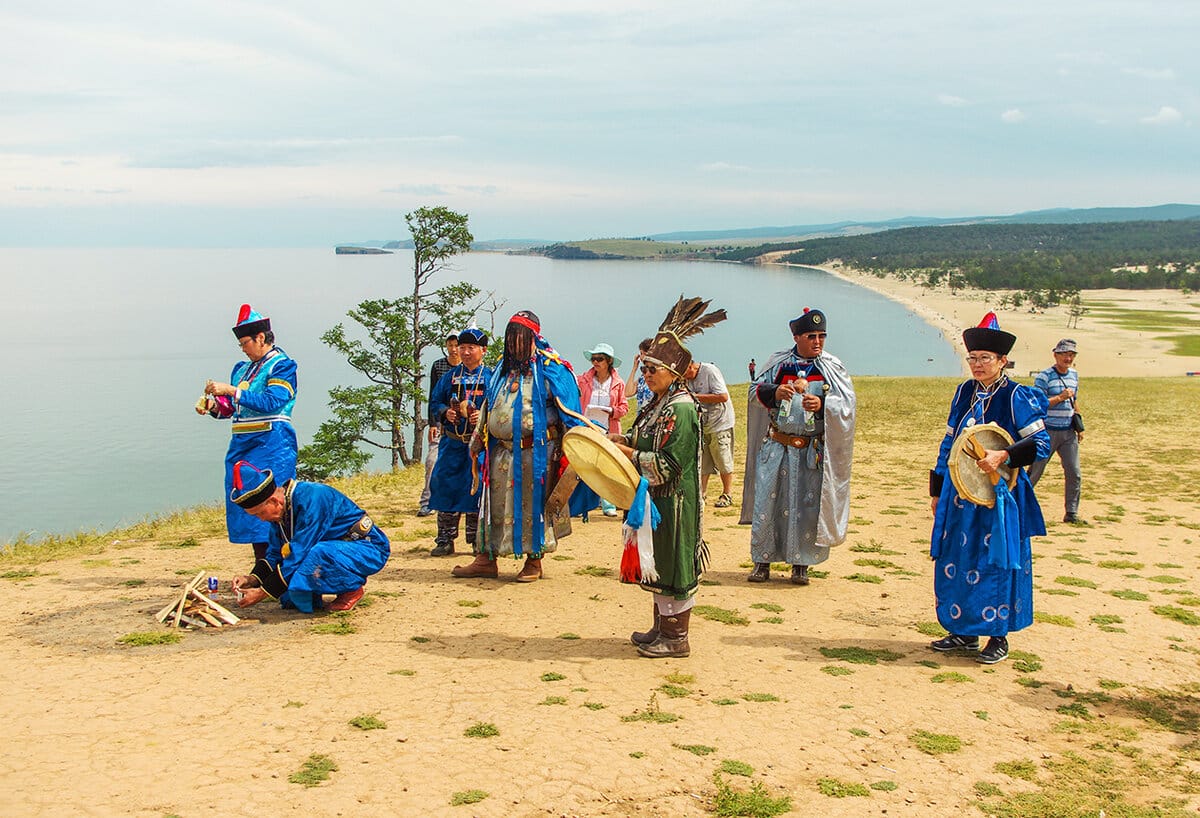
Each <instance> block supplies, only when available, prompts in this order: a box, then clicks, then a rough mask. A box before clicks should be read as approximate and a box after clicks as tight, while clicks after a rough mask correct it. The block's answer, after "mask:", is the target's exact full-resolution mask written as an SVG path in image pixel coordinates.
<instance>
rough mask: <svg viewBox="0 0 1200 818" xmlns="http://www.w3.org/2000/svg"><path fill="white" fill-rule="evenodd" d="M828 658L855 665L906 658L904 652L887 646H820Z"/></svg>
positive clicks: (823, 654)
mask: <svg viewBox="0 0 1200 818" xmlns="http://www.w3.org/2000/svg"><path fill="white" fill-rule="evenodd" d="M819 650H820V651H821V655H822V656H824V657H825V658H826V659H840V660H842V661H843V662H850V663H851V664H854V665H876V664H879V663H880V662H895V661H897V660H899V659H903V658H904V654H903V653H896V651H894V650H887V649H885V648H860V647H849V648H828V647H822V648H819Z"/></svg>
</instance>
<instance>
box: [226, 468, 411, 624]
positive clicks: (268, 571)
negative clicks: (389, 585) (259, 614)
mask: <svg viewBox="0 0 1200 818" xmlns="http://www.w3.org/2000/svg"><path fill="white" fill-rule="evenodd" d="M233 474H234V487H233V491H232V492H231V493H230V495H229V499H230V501H232V502H233V503H235V504H236V505H238V506H239V507H240V508H242V509H244V510H245V511H246V512H247V513H248V514H249V515H250V516H251V517H253V518H255V519H257V520H260V521H262V522H263V523H264V524H266V525H267V526H268V527H269V529H270V541H269V545H268V548H267V553H266V556H265V557H264V558H262V559H260V560H258V561H257V562H256V563H255V564H254V569H253V570H252V571H251V572H250V573H249V574H244V575H242V576H238V577H235V578H234V580H233V590H234V592H235V593H236V594H237V596H238V605H239V606H241V607H243V608H245V607H248V606H250V605H254V604H257V603H259V602H262V601H263V600H264V599H266V598H267V597H271V598H272V599H278V600H279V601H280V603H281V604H282V605H283V606H284V607H285V608H291V607H294V608H297V609H299V610H301V611H304V612H305V613H312V612H313V610H315V609H317V608H321V607H328V609H329V610H331V611H349V610H351V609H352V608H353V607H354V606H355V605H357V604H358V601H359V600H360V599H362V598H363V586H364V585H365V584H366V582H367V577H369V576H370V575H371V574H376V573H379V571H380V570H381V569H382V568H383V566H384V565H386V564H387V561H388V556H389V555H390V554H391V544H390V543H389V542H388V538H387V535H386V534H384V533H383V531H381V530H380V529H379V527H378V526H376V525H375V524H374V523H373V522H372V521H371V518H370V517H369V516H368V515H367V514H366V512H364V511H363V510H362V509H361V508H359V507H358V506H357V505H355V503H354V502H353V501H352V500H351V499H350V498H349V497H347V496H346V495H344V494H342V493H341V492H340V491H338V490H337V489H334V488H332V487H330V486H326V485H323V484H321V483H306V482H301V481H298V480H288V481H287V482H286V483H283V484H282V485H279V484H276V482H275V477H274V475H272V474H271V472H270V470H267V471H260V470H259V469H257V468H255V467H254V466H253V465H251V464H250V463H247V462H246V461H244V460H243V461H240V462H238V463H236V464H234V469H233ZM322 594H336V598H335V599H334V600H333V602H331V603H330V604H329V605H328V606H323V605H322V600H321V595H322Z"/></svg>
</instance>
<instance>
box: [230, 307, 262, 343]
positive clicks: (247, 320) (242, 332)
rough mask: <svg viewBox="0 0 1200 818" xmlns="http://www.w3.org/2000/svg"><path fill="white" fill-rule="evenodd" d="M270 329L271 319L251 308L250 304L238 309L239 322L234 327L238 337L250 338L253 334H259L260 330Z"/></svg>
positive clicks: (234, 332)
mask: <svg viewBox="0 0 1200 818" xmlns="http://www.w3.org/2000/svg"><path fill="white" fill-rule="evenodd" d="M270 331H271V319H270V318H266V317H265V316H263V315H262V314H261V313H259V312H256V311H254V310H252V309H250V305H249V304H243V305H242V308H241V309H240V310H238V317H237V324H235V325H234V327H233V334H234V335H236V336H237V337H238V338H248V337H250V336H251V335H258V334H259V333H260V332H270Z"/></svg>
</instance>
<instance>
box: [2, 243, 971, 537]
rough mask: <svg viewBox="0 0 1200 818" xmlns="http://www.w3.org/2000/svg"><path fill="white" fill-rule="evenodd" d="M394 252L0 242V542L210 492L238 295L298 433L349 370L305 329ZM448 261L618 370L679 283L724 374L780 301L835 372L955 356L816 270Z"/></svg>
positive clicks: (378, 272)
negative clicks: (288, 362) (256, 313)
mask: <svg viewBox="0 0 1200 818" xmlns="http://www.w3.org/2000/svg"><path fill="white" fill-rule="evenodd" d="M411 262H412V258H411V254H410V253H406V252H398V253H396V254H395V255H381V256H337V255H335V254H334V253H333V251H332V249H329V250H313V249H298V250H279V249H272V250H190V249H188V250H158V249H102V250H78V249H54V250H46V249H28V250H26V249H0V271H2V272H0V275H2V280H3V282H4V297H3V299H2V300H0V340H2V341H3V348H4V356H3V360H2V363H0V377H2V379H3V383H4V384H5V386H6V387H7V389H6V391H7V394H8V399H7V400H5V401H4V402H3V404H2V407H0V452H2V453H3V466H2V467H0V542H8V541H11V540H12V539H13V538H14V537H16V536H18V535H19V534H20V533H22V532H23V533H26V534H28V535H30V536H33V537H36V536H39V535H43V534H45V533H64V532H70V531H75V530H78V529H91V528H108V527H111V526H115V525H119V524H124V523H132V522H136V521H137V520H140V519H142V518H144V517H146V516H150V515H155V514H160V513H163V512H167V511H170V510H173V509H177V508H182V507H186V506H191V505H196V504H199V503H216V502H220V500H221V495H222V474H223V471H222V462H223V458H224V453H225V448H226V446H227V444H228V439H229V438H228V435H229V432H228V424H227V423H221V422H217V421H214V420H212V419H210V418H202V417H199V416H197V415H196V414H195V413H194V412H193V411H192V405H193V404H194V403H195V401H196V398H198V397H199V396H200V393H201V390H202V388H203V385H204V381H205V379H207V378H214V379H220V380H226V379H227V378H228V376H229V371H230V368H231V367H232V365H233V364H234V362H235V361H237V360H239V352H238V348H237V345H236V343H235V339H234V337H233V334H232V333H231V332H230V331H229V328H230V327H231V326H232V324H233V323H234V319H235V317H236V314H237V309H238V306H239V305H240V304H242V303H243V302H249V303H250V304H252V305H254V307H255V308H256V309H259V310H260V311H262V312H263V313H265V314H267V315H269V316H270V317H271V319H272V324H273V326H274V328H275V332H276V335H277V336H278V337H277V341H278V343H279V344H280V346H282V347H283V348H284V349H285V350H286V351H287V352H288V354H289V355H291V356H292V357H293V358H295V359H296V361H297V363H298V365H299V380H300V388H299V392H298V399H297V403H296V411H295V416H294V419H295V424H296V430H297V433H298V435H299V437H300V441H301V443H302V444H303V443H306V442H308V440H310V439H311V436H312V434H313V432H314V431H315V430H316V428H317V426H318V425H320V423H321V421H322V420H324V419H325V418H326V416H327V401H328V395H327V392H328V390H329V388H330V387H331V386H334V385H337V384H352V383H358V381H357V380H356V377H355V375H356V373H354V372H353V371H352V370H350V369H349V367H348V366H347V365H346V364H345V363H344V362H343V361H341V360H340V359H339V358H338V357H337V356H336V355H335V354H334V353H332V352H331V351H330V350H328V349H327V348H325V347H324V346H323V345H322V344H321V343H320V341H319V336H320V335H321V333H322V332H324V331H325V330H326V329H328V328H329V327H331V326H333V325H334V324H337V323H338V322H339V321H342V320H343V319H344V316H345V313H346V311H347V310H348V309H350V308H351V307H353V306H354V305H355V304H356V303H358V302H359V301H361V300H363V299H367V298H380V297H386V298H395V297H399V296H401V295H403V294H405V293H406V292H408V291H409V290H410V289H411ZM460 279H463V280H467V281H470V282H472V283H474V284H475V285H477V286H478V287H480V288H481V289H483V290H494V291H495V292H496V293H497V295H498V296H499V297H501V298H504V299H507V303H506V304H505V306H504V307H503V308H502V309H501V311H500V313H498V319H499V321H500V322H501V323H503V322H505V321H506V320H507V318H508V316H509V315H511V314H512V313H513V312H514V311H516V310H517V309H522V308H528V309H532V310H533V311H534V312H536V313H537V314H538V315H539V316H540V317H541V319H542V328H543V333H544V334H545V336H546V337H547V339H549V341H550V343H551V344H553V345H554V346H555V347H556V348H557V349H558V350H559V351H560V352H561V353H562V354H563V356H564V357H566V358H568V359H569V360H571V361H572V363H575V364H580V365H581V366H582V367H583V368H586V366H587V365H588V364H587V362H586V361H585V356H584V355H583V350H585V349H589V348H590V347H591V346H592V345H593V344H595V343H597V342H599V341H606V342H608V343H611V344H612V345H613V346H614V347H615V348H616V349H617V350H618V355H619V356H620V357H621V358H622V359H623V364H622V366H621V374H622V376H624V375H626V374H627V373H628V369H629V362H630V361H631V360H632V357H633V353H634V352H635V351H636V347H637V342H638V341H639V340H641V339H642V338H644V337H646V336H647V335H652V334H653V333H654V330H655V329H657V327H658V324H659V322H660V321H661V320H662V318H663V316H664V315H665V313H666V310H667V308H668V307H669V306H670V305H671V304H672V303H674V301H675V299H676V298H677V297H678V296H679V294H680V293H686V294H688V295H702V296H705V297H708V298H712V299H713V306H714V307H717V306H720V307H724V308H725V309H726V310H727V311H728V313H729V316H730V318H729V320H728V321H726V322H725V323H723V324H720V325H718V326H717V327H715V328H713V329H711V330H709V331H708V332H707V333H705V334H704V335H703V336H701V337H700V338H698V339H696V341H695V343H694V345H693V351H694V352H695V353H696V354H697V355H698V356H699V357H700V358H701V359H703V360H706V361H712V362H714V363H716V364H717V365H718V366H719V367H720V368H721V370H722V371H723V372H724V374H725V377H726V380H728V381H729V382H730V383H737V382H744V381H746V380H747V379H748V377H747V371H746V363H747V362H748V361H749V359H750V358H751V357H754V358H757V359H758V361H759V363H761V362H763V361H764V360H765V359H766V358H767V356H768V355H769V354H770V353H771V352H772V351H774V350H777V349H781V348H784V347H786V346H788V345H790V343H791V338H790V336H789V334H788V329H787V321H788V319H790V318H792V317H794V316H795V315H796V314H798V313H799V312H800V311H801V309H802V308H803V307H805V306H811V307H820V308H822V309H823V310H825V312H826V313H827V314H828V316H829V319H830V324H831V329H830V335H829V341H828V349H829V351H830V352H832V353H833V354H835V355H838V356H839V357H841V358H842V360H843V361H844V362H845V363H846V365H847V366H848V367H849V369H850V372H851V373H852V374H861V375H867V374H870V375H956V374H958V372H959V365H958V362H957V358H956V355H955V352H954V350H953V349H952V348H951V347H950V346H949V345H948V344H947V343H946V342H945V341H944V340H943V339H942V338H941V336H940V335H939V334H938V332H937V331H936V330H934V329H933V328H932V327H930V326H929V325H927V324H925V323H924V322H922V321H921V320H920V319H919V318H917V317H916V316H915V315H914V314H912V313H910V312H909V311H907V310H906V309H905V308H903V307H901V306H899V305H898V304H896V303H894V302H891V301H888V300H887V299H885V298H882V297H881V296H878V295H876V294H874V293H872V292H869V291H867V290H863V289H862V288H859V287H856V286H854V285H851V284H847V283H845V282H843V281H841V280H839V279H836V278H833V277H831V276H829V275H827V274H825V273H822V272H820V271H818V270H808V269H804V268H782V267H751V266H743V265H731V264H717V263H710V262H695V263H689V262H626V261H552V260H549V259H544V258H535V257H528V256H506V255H501V254H490V253H472V254H469V255H466V256H461V257H459V258H458V259H456V261H455V264H454V268H453V270H452V271H449V272H444V273H442V274H441V276H440V278H439V279H435V281H434V282H433V283H434V285H435V286H440V285H442V284H445V283H449V282H452V281H455V280H460ZM439 354H440V353H439ZM432 357H435V356H431V357H430V360H432ZM577 368H578V367H577ZM376 462H377V468H381V469H382V468H386V467H387V464H386V462H385V461H384V460H383V459H379V460H377V461H376Z"/></svg>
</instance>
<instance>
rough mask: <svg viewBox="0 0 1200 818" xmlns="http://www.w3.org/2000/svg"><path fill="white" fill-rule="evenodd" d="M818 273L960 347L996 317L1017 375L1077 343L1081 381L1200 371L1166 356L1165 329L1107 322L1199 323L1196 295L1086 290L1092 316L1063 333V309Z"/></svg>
mask: <svg viewBox="0 0 1200 818" xmlns="http://www.w3.org/2000/svg"><path fill="white" fill-rule="evenodd" d="M818 269H821V270H824V271H825V272H827V273H829V274H831V275H835V276H838V277H839V278H842V279H845V280H846V281H850V282H852V283H854V284H857V285H859V286H860V287H866V288H867V289H870V290H874V291H875V292H877V293H880V294H881V295H884V296H887V297H888V298H890V299H892V300H894V301H897V302H899V303H901V304H903V305H904V306H906V307H908V308H909V309H910V310H912V311H913V312H914V313H916V314H917V315H918V316H920V317H921V318H922V319H923V320H924V321H926V322H927V323H929V324H931V325H932V326H934V327H937V328H938V329H939V330H941V332H942V334H943V335H945V337H946V339H947V340H949V341H950V342H951V343H953V344H954V345H955V346H956V347H957V348H961V344H962V331H963V329H965V328H967V327H971V326H975V325H976V324H978V323H979V320H980V319H981V318H982V317H983V315H984V314H985V313H987V312H988V311H989V310H992V311H995V313H996V316H997V318H998V319H999V320H1000V326H1001V327H1002V328H1003V329H1006V330H1008V331H1009V332H1012V333H1014V334H1015V335H1016V336H1017V344H1016V346H1015V347H1013V351H1012V354H1011V355H1010V356H1009V357H1010V359H1011V360H1013V361H1014V363H1015V364H1016V366H1015V371H1016V373H1017V374H1018V376H1025V375H1027V374H1028V373H1029V372H1032V371H1036V370H1039V369H1044V368H1046V367H1048V366H1050V365H1051V364H1053V363H1054V356H1053V355H1052V354H1051V352H1050V350H1052V349H1053V348H1054V345H1055V343H1057V342H1058V339H1060V338H1074V339H1075V340H1076V341H1077V342H1078V344H1079V356H1078V357H1077V359H1076V362H1075V367H1076V369H1078V370H1079V374H1080V376H1081V377H1085V378H1086V377H1087V376H1089V375H1091V376H1097V377H1115V378H1126V377H1174V376H1178V375H1185V374H1186V373H1187V372H1197V371H1200V357H1188V356H1180V355H1171V354H1168V352H1169V350H1170V349H1171V347H1172V344H1171V342H1170V341H1169V340H1167V339H1166V337H1165V334H1164V332H1163V331H1162V330H1159V329H1154V330H1149V331H1147V330H1137V329H1130V328H1127V327H1124V326H1121V325H1119V324H1117V323H1116V322H1114V321H1113V320H1110V319H1107V318H1106V317H1104V316H1106V315H1108V314H1110V313H1113V312H1120V311H1148V312H1177V313H1180V314H1181V316H1182V317H1184V318H1186V319H1189V320H1197V319H1200V296H1195V295H1193V296H1186V295H1184V294H1182V293H1180V292H1179V291H1178V290H1111V289H1110V290H1085V291H1084V292H1083V293H1082V296H1083V304H1084V306H1085V307H1088V308H1089V309H1090V310H1091V312H1090V313H1089V314H1085V315H1083V316H1082V317H1081V318H1080V319H1079V325H1078V327H1072V328H1068V327H1067V320H1068V317H1069V316H1068V314H1067V308H1066V307H1065V306H1058V307H1051V308H1048V309H1046V310H1039V311H1037V312H1031V311H1030V310H1029V309H1028V308H1027V307H1026V308H1022V309H1013V308H1007V309H1005V308H1000V307H998V306H997V304H998V302H999V299H1000V298H1001V297H1003V296H1005V295H1006V294H1007V291H983V290H958V291H956V292H951V291H950V290H949V289H948V288H935V289H930V288H927V287H922V286H920V285H918V284H914V283H912V282H908V281H901V280H900V279H898V278H895V277H892V276H888V277H886V278H880V277H878V276H875V275H872V274H870V273H865V272H863V271H861V270H855V269H853V268H849V267H845V266H843V265H841V264H829V265H825V266H822V267H820V268H818ZM964 374H966V372H965V369H964Z"/></svg>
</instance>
